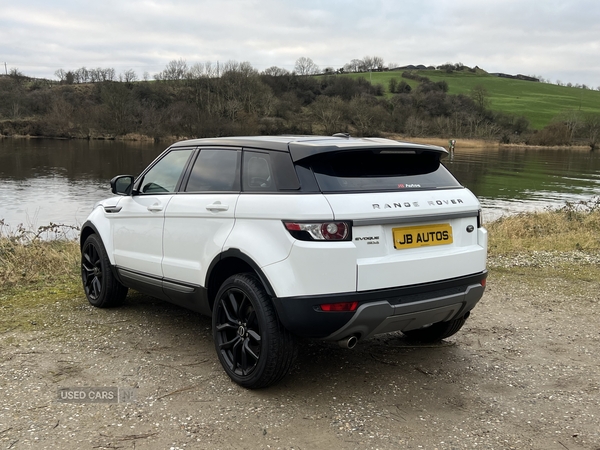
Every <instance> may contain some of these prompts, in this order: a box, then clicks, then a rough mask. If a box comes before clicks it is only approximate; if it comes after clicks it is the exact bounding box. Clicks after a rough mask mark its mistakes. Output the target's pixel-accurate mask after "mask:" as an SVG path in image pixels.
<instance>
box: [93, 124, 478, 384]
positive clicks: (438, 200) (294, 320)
mask: <svg viewBox="0 0 600 450" xmlns="http://www.w3.org/2000/svg"><path fill="white" fill-rule="evenodd" d="M446 154H447V152H446V151H445V150H444V149H443V148H441V147H435V146H427V145H418V144H411V143H401V142H397V141H392V140H386V139H354V138H350V137H349V136H346V135H336V136H333V137H319V136H279V137H238V138H215V139H197V140H190V141H182V142H179V143H176V144H174V145H172V146H171V147H170V148H169V149H167V150H166V151H165V152H164V153H163V154H162V155H160V156H159V157H158V158H157V159H156V160H155V161H154V162H153V163H152V164H151V165H150V166H149V168H148V169H146V170H145V171H144V172H143V173H142V174H141V175H140V176H139V177H137V178H136V179H135V180H134V179H133V177H131V176H121V177H115V178H114V179H113V180H112V181H111V185H112V189H113V192H114V193H115V194H119V195H118V196H116V197H113V198H110V199H107V200H104V201H101V202H99V203H98V204H97V205H96V207H95V208H94V210H93V211H92V213H91V214H90V216H89V218H88V220H87V221H86V223H85V224H84V226H83V227H82V232H81V246H82V279H83V283H84V288H85V291H86V295H87V297H88V299H89V301H90V302H91V303H92V304H94V305H96V306H99V307H104V306H112V305H115V304H117V303H119V302H120V301H121V300H122V299H123V298H124V297H125V295H126V292H127V288H134V289H136V290H139V291H141V292H145V293H147V294H149V295H152V296H155V297H159V298H162V299H164V300H167V301H171V302H174V303H177V304H180V305H182V306H185V307H188V308H191V309H193V310H196V311H199V312H202V313H204V314H207V315H212V316H213V334H214V337H215V346H216V348H217V354H218V355H219V358H220V360H221V363H222V364H223V367H224V368H225V370H226V372H227V373H228V374H229V376H230V377H231V378H232V379H233V380H234V381H236V382H238V383H239V384H241V385H243V386H246V387H249V388H257V387H263V386H267V385H269V384H272V383H274V382H276V381H278V380H279V379H280V378H281V377H283V376H284V375H285V373H286V372H287V371H288V369H289V367H290V365H291V364H292V362H293V360H294V355H295V345H294V342H295V337H296V336H301V337H310V338H318V339H325V340H331V341H338V342H339V343H340V345H343V346H346V347H352V346H354V344H355V343H356V342H357V341H358V340H361V339H365V338H368V337H370V336H372V335H375V334H379V333H385V332H391V331H402V332H403V333H404V334H405V335H406V336H407V337H408V338H412V339H415V340H420V341H435V340H439V339H443V338H445V337H448V336H450V335H452V334H454V333H456V331H458V330H459V329H460V328H461V326H462V325H463V323H464V321H465V320H466V318H467V317H468V315H469V313H470V311H471V310H472V309H473V307H474V306H475V304H476V303H477V302H478V301H479V299H480V298H481V296H482V294H483V291H484V288H485V280H486V276H487V271H486V256H487V232H486V230H485V229H484V228H483V227H482V226H481V221H480V216H481V212H480V205H479V202H478V200H477V199H476V197H475V196H474V195H473V194H472V193H471V192H470V191H469V190H468V189H466V188H464V187H463V186H461V185H460V184H459V183H458V182H457V181H456V180H455V179H454V177H452V175H451V174H450V173H449V172H448V171H447V169H446V168H445V167H444V166H443V165H442V164H441V163H440V160H441V158H442V157H444V156H445V155H446Z"/></svg>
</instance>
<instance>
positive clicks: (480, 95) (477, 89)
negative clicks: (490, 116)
mask: <svg viewBox="0 0 600 450" xmlns="http://www.w3.org/2000/svg"><path fill="white" fill-rule="evenodd" d="M470 97H471V98H472V99H473V101H474V102H475V105H477V108H478V109H479V111H484V110H485V109H487V107H488V105H489V93H488V91H487V89H486V88H485V87H484V86H483V85H481V84H478V85H476V86H474V87H473V88H472V89H471V94H470Z"/></svg>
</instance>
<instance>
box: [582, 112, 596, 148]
mask: <svg viewBox="0 0 600 450" xmlns="http://www.w3.org/2000/svg"><path fill="white" fill-rule="evenodd" d="M583 132H584V133H585V137H586V139H587V141H588V145H589V146H590V150H592V151H594V150H596V148H598V144H599V143H600V114H594V113H590V114H587V115H586V116H585V119H584V122H583Z"/></svg>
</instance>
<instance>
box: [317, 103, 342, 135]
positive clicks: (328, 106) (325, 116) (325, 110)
mask: <svg viewBox="0 0 600 450" xmlns="http://www.w3.org/2000/svg"><path fill="white" fill-rule="evenodd" d="M345 106H346V105H345V103H344V101H343V100H342V99H341V98H339V97H327V96H325V95H321V96H319V97H317V99H316V100H315V101H314V102H313V103H311V105H310V106H309V109H310V112H311V114H312V116H313V118H314V119H315V120H316V121H317V122H318V123H319V124H320V125H322V126H323V127H324V128H325V134H326V135H332V134H334V133H337V132H339V131H342V130H341V129H340V128H341V126H342V120H343V118H344V115H345Z"/></svg>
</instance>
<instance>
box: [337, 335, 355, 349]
mask: <svg viewBox="0 0 600 450" xmlns="http://www.w3.org/2000/svg"><path fill="white" fill-rule="evenodd" d="M356 344H358V338H357V337H356V336H348V337H347V338H345V339H341V340H339V341H338V345H339V346H340V347H342V348H347V349H353V348H354V347H356Z"/></svg>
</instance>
